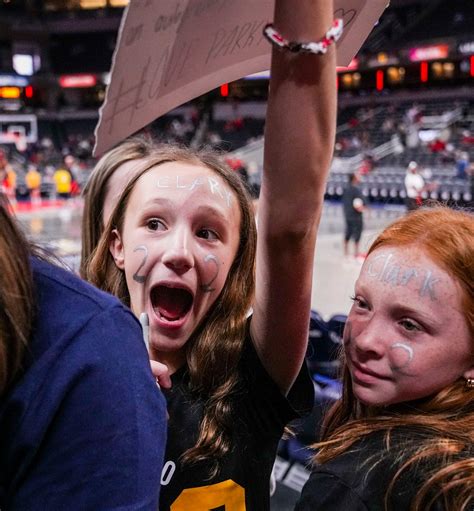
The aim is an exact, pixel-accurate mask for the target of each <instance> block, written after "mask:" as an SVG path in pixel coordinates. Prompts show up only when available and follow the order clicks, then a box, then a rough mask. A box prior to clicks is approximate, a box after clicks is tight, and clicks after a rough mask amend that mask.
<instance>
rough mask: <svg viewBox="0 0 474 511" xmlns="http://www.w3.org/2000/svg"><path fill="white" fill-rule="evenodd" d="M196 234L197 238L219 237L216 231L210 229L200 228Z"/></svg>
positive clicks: (214, 238)
mask: <svg viewBox="0 0 474 511" xmlns="http://www.w3.org/2000/svg"><path fill="white" fill-rule="evenodd" d="M197 236H198V238H203V239H205V240H218V239H219V236H218V235H217V233H215V232H214V231H212V230H211V229H200V230H199V231H198V232H197Z"/></svg>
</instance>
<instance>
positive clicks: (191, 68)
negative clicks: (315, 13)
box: [95, 0, 387, 154]
mask: <svg viewBox="0 0 474 511" xmlns="http://www.w3.org/2000/svg"><path fill="white" fill-rule="evenodd" d="M386 4H387V0H336V1H335V6H336V8H335V12H334V16H335V17H340V18H343V20H344V25H345V30H344V34H343V36H342V37H341V39H340V41H339V43H338V65H341V66H345V65H348V64H349V62H350V61H351V59H352V57H353V56H354V55H355V53H356V52H357V51H358V49H359V48H360V46H361V45H362V43H363V41H364V40H365V38H366V37H367V36H368V34H369V33H370V31H371V30H372V27H373V25H374V24H375V22H376V21H377V20H378V18H379V17H380V15H381V13H382V12H383V10H384V8H385V6H386ZM273 6H274V0H257V1H256V0H131V2H130V4H129V6H128V8H127V9H126V11H125V13H124V17H123V19H122V26H121V28H120V33H119V39H118V43H117V48H116V51H115V54H114V60H113V64H112V78H111V83H110V85H109V87H108V89H107V95H106V99H105V102H104V105H103V106H102V109H101V115H100V119H99V124H98V126H97V129H96V147H95V154H101V153H103V152H104V151H106V150H107V149H109V148H110V147H112V146H113V145H115V144H116V143H118V142H119V141H120V140H122V139H124V138H126V137H127V136H129V135H131V134H132V133H134V132H136V131H138V130H139V129H140V128H142V127H143V126H146V125H147V124H149V123H150V122H152V121H153V120H155V119H156V118H158V117H159V116H160V115H163V114H164V113H166V112H168V111H170V110H172V109H173V108H175V107H177V106H179V105H181V104H183V103H185V102H187V101H189V100H190V99H193V98H195V97H197V96H199V95H201V94H204V93H206V92H208V91H209V90H212V89H214V88H216V87H218V86H219V85H221V84H222V83H226V82H230V81H233V80H237V79H238V78H241V77H242V76H245V75H248V74H251V73H256V72H259V71H264V70H266V69H269V67H270V52H271V48H270V45H269V44H268V43H267V41H266V40H265V39H264V37H263V35H262V29H263V27H264V25H265V24H266V23H268V22H269V21H270V20H271V19H272V16H273Z"/></svg>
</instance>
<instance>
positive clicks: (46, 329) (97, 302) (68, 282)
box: [31, 258, 143, 357]
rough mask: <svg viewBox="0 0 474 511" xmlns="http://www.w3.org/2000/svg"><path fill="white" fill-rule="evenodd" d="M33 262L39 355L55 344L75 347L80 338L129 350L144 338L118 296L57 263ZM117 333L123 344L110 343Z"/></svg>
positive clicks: (36, 342)
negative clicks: (106, 291) (101, 289)
mask: <svg viewBox="0 0 474 511" xmlns="http://www.w3.org/2000/svg"><path fill="white" fill-rule="evenodd" d="M31 265H32V270H33V279H34V283H35V289H36V301H37V311H36V321H35V328H34V334H35V335H34V340H33V350H34V355H36V357H38V356H39V355H41V353H43V352H44V351H46V350H48V349H49V348H50V347H51V346H53V345H55V346H57V347H58V349H60V348H59V345H62V346H63V347H65V346H66V345H69V346H70V347H73V345H74V342H75V340H76V339H77V338H78V337H82V338H86V339H89V341H90V342H91V343H93V344H94V348H95V349H100V346H103V345H104V344H107V345H108V346H109V348H111V347H112V346H118V345H120V347H121V349H128V348H127V344H132V343H135V342H136V340H137V338H139V339H140V338H141V331H140V325H139V324H138V321H137V320H136V318H135V317H134V315H133V314H132V313H131V311H130V310H129V309H128V308H126V307H124V306H123V305H122V304H121V303H120V301H119V300H118V299H117V298H115V297H113V296H111V295H109V294H107V293H104V292H102V291H100V290H98V289H96V288H95V287H93V286H92V285H90V284H88V283H87V282H84V281H83V280H81V279H80V278H79V277H77V276H76V275H75V274H73V273H72V272H69V271H67V270H65V269H63V268H60V267H57V266H55V265H53V264H50V263H47V262H44V261H41V260H38V259H36V258H33V259H32V260H31ZM114 336H116V337H118V336H120V343H118V342H114V343H112V344H110V343H109V341H110V339H111V338H112V337H114ZM82 342H85V341H84V340H83V341H82ZM141 344H143V343H141ZM61 349H62V348H61Z"/></svg>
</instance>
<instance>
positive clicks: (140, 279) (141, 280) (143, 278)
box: [133, 245, 148, 284]
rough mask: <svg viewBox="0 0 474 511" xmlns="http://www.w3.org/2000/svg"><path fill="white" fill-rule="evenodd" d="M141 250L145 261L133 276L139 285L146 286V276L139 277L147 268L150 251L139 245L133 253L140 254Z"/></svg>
mask: <svg viewBox="0 0 474 511" xmlns="http://www.w3.org/2000/svg"><path fill="white" fill-rule="evenodd" d="M139 250H141V251H143V259H142V261H141V263H140V265H139V266H138V268H137V271H136V272H135V273H134V274H133V280H134V281H135V282H138V283H139V284H144V283H145V280H146V275H139V273H140V270H141V269H142V268H143V267H144V266H145V264H146V260H147V259H148V249H147V248H146V246H145V245H139V246H138V247H137V248H135V249H134V250H133V251H134V252H138V251H139Z"/></svg>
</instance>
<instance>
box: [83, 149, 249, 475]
mask: <svg viewBox="0 0 474 511" xmlns="http://www.w3.org/2000/svg"><path fill="white" fill-rule="evenodd" d="M171 161H176V162H184V163H191V164H196V165H203V166H205V167H207V168H209V169H210V170H212V171H213V172H215V173H216V174H217V175H219V176H220V177H221V178H222V179H223V180H224V181H225V182H226V184H227V185H228V186H229V187H230V189H231V190H232V191H233V192H234V194H235V196H236V198H237V201H238V204H239V209H240V215H241V221H240V242H239V247H238V250H237V254H236V256H235V259H234V261H233V263H232V266H231V268H230V270H229V274H228V276H227V279H226V282H225V285H224V288H223V289H222V291H221V293H220V295H219V297H218V298H217V300H216V301H215V303H214V304H213V306H212V307H211V309H210V310H209V311H208V313H207V315H206V316H205V317H204V318H203V320H202V322H201V324H200V325H198V327H197V328H196V330H195V331H194V332H193V334H192V336H191V338H190V339H189V340H188V342H187V344H186V350H187V353H186V356H187V365H188V371H189V381H190V387H191V389H192V390H193V391H196V392H197V393H199V394H200V395H201V396H202V397H204V399H206V411H205V412H204V418H203V421H202V423H201V425H200V430H199V437H198V440H197V442H196V445H195V446H194V447H192V448H191V449H189V450H188V451H187V452H186V453H184V455H183V460H184V461H185V462H195V461H201V460H204V459H207V460H209V461H211V463H213V464H214V471H213V473H215V471H216V470H218V462H219V458H220V457H222V456H223V455H224V454H225V453H227V452H228V451H229V449H230V446H231V431H232V429H233V423H232V413H233V398H234V393H235V391H236V388H237V383H238V381H239V377H238V376H239V375H238V363H239V360H240V356H241V352H242V348H243V343H244V340H245V337H246V334H247V331H246V329H247V313H248V310H249V308H250V306H251V304H252V301H253V296H254V288H255V252H256V239H257V234H256V226H255V218H254V214H253V209H252V205H251V202H250V199H249V196H248V194H247V192H246V190H245V187H244V185H243V183H242V182H241V180H240V178H239V176H238V175H237V174H236V173H234V172H233V171H232V170H230V169H229V168H228V167H227V166H226V165H225V164H224V163H223V162H222V160H221V159H220V158H219V157H218V155H216V154H215V153H212V152H209V151H206V150H201V151H192V150H190V149H187V148H183V147H179V146H169V145H162V146H157V147H156V148H155V149H154V150H153V152H152V154H150V155H148V156H147V158H146V159H144V160H143V164H142V165H141V167H140V169H139V170H137V172H136V173H135V175H134V176H133V177H132V178H131V180H130V181H129V183H128V185H127V186H126V188H125V190H124V191H123V193H122V195H121V197H120V199H119V202H118V204H117V206H116V208H115V210H114V212H113V214H112V217H111V218H110V220H109V223H108V225H107V226H106V228H105V231H104V232H103V234H102V236H101V238H100V241H99V243H98V244H97V247H96V249H95V250H94V251H93V253H92V256H91V257H90V258H89V262H88V264H87V266H86V267H85V276H86V278H87V279H88V280H89V281H90V282H92V283H93V284H95V285H96V286H98V287H99V288H101V289H103V290H105V291H108V292H110V293H112V294H114V295H116V296H117V297H119V298H120V299H121V300H122V301H123V302H124V303H125V304H127V305H130V295H129V292H128V288H127V284H126V280H125V275H124V272H123V271H121V270H119V269H118V268H117V266H116V265H115V262H114V260H113V258H112V256H111V254H110V252H109V246H110V241H111V237H112V230H113V228H117V229H118V230H119V231H121V229H122V226H123V222H124V219H125V215H126V210H127V205H128V202H129V199H130V195H131V193H132V191H133V189H134V186H135V183H136V182H137V180H138V179H139V178H140V177H141V176H142V175H143V174H144V173H146V172H147V171H148V170H150V169H152V168H153V167H156V166H157V165H161V164H163V163H165V162H171Z"/></svg>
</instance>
